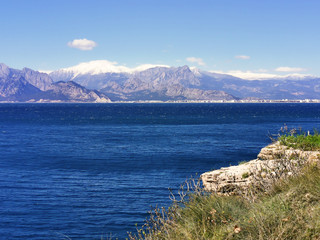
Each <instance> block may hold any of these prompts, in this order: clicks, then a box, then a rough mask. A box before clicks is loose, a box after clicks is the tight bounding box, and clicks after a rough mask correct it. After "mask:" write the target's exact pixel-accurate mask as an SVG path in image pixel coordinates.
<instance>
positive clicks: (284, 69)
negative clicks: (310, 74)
mask: <svg viewBox="0 0 320 240" xmlns="http://www.w3.org/2000/svg"><path fill="white" fill-rule="evenodd" d="M275 71H277V72H303V71H306V69H305V68H298V67H278V68H276V69H275Z"/></svg>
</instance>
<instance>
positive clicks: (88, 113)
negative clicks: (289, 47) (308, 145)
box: [0, 104, 320, 240]
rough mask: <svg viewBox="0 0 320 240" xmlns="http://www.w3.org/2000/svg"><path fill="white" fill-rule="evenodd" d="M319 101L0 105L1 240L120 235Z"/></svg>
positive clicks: (302, 123)
mask: <svg viewBox="0 0 320 240" xmlns="http://www.w3.org/2000/svg"><path fill="white" fill-rule="evenodd" d="M284 123H286V124H287V125H288V126H289V127H302V128H303V129H304V130H306V131H307V130H312V129H314V128H318V129H319V128H320V127H319V124H320V105H319V104H0V216H1V217H0V239H28V240H29V239H39V240H40V239H65V237H64V235H65V236H68V237H70V238H71V239H101V237H102V236H103V237H106V236H110V234H112V236H113V237H115V238H116V237H118V238H119V239H124V238H125V237H126V236H127V234H126V233H127V232H128V231H135V224H136V223H137V224H138V225H141V224H143V221H144V219H145V218H146V217H147V211H149V210H150V209H151V206H156V205H158V206H168V205H169V204H170V200H169V191H168V188H172V189H173V190H177V189H178V188H179V186H180V184H181V183H183V182H184V181H185V180H186V179H187V178H189V177H191V176H195V175H196V174H197V173H199V174H201V173H203V172H205V171H208V170H211V169H214V168H219V167H222V166H229V165H230V164H237V163H238V162H240V161H243V160H250V159H253V158H255V157H256V155H257V153H258V152H259V150H260V148H262V147H263V146H265V145H267V144H268V143H270V140H269V138H268V134H269V133H277V132H278V130H279V129H280V127H282V126H283V124H284Z"/></svg>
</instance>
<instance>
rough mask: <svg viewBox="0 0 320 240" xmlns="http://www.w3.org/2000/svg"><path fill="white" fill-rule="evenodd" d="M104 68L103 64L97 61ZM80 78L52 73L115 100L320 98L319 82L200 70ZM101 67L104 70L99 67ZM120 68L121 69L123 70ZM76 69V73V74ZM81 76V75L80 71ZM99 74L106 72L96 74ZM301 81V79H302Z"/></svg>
mask: <svg viewBox="0 0 320 240" xmlns="http://www.w3.org/2000/svg"><path fill="white" fill-rule="evenodd" d="M97 63H98V64H100V61H97ZM94 64H95V62H94V61H92V62H90V68H91V69H90V71H91V73H89V72H90V71H89V70H87V69H85V70H82V72H86V74H79V71H80V70H79V66H80V65H78V66H75V67H71V68H68V70H67V71H64V70H63V69H62V70H58V71H54V72H52V73H50V76H51V77H52V78H53V79H54V80H55V81H58V80H73V81H75V82H77V83H79V84H81V85H83V86H85V87H87V88H89V89H97V90H99V91H101V92H104V93H105V94H107V95H108V96H109V97H110V98H111V99H112V100H233V99H239V98H246V99H247V98H260V99H271V100H275V99H306V98H310V99H311V98H312V99H314V98H320V94H319V93H320V79H319V78H312V77H308V78H302V79H299V80H295V78H293V77H290V76H289V75H288V76H287V77H284V78H281V79H269V80H245V79H241V78H238V77H234V76H232V75H228V74H220V73H213V72H206V71H202V70H200V69H197V68H191V69H190V68H189V67H188V66H182V67H161V66H160V67H159V66H156V67H152V65H150V66H151V68H148V69H144V70H142V71H131V70H130V71H129V70H126V71H125V72H121V68H118V69H117V72H112V71H111V70H110V69H111V68H110V67H109V68H108V69H106V70H105V71H103V69H98V70H97V71H94V70H93V69H94ZM99 67H101V66H100V65H99ZM119 67H120V66H119ZM73 69H76V70H77V71H76V70H75V72H74V73H73V72H72V71H73ZM80 72H81V71H80ZM95 72H104V73H100V74H95ZM300 78H301V77H300Z"/></svg>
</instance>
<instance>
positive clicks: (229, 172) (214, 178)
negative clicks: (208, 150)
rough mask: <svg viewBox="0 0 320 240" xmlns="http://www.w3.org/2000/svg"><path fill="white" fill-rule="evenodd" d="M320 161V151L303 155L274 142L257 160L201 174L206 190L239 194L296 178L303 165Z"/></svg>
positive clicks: (307, 152)
mask: <svg viewBox="0 0 320 240" xmlns="http://www.w3.org/2000/svg"><path fill="white" fill-rule="evenodd" d="M319 159H320V151H303V150H298V149H293V148H289V147H287V146H283V145H280V143H279V142H274V143H272V144H270V145H268V146H266V147H264V148H262V149H261V151H260V153H259V154H258V156H257V159H254V160H251V161H248V162H245V163H242V164H239V165H237V166H230V167H223V168H220V169H217V170H214V171H210V172H205V173H203V174H201V176H200V178H201V180H202V183H203V186H204V189H205V190H207V191H211V192H217V193H220V194H230V193H235V192H236V191H237V190H243V189H247V188H248V187H249V186H252V185H257V184H260V183H261V182H270V181H272V180H274V179H278V178H281V177H284V176H290V175H294V174H295V173H296V172H297V171H298V170H299V169H300V168H301V166H302V165H303V164H305V163H308V162H309V163H310V162H316V161H318V160H319Z"/></svg>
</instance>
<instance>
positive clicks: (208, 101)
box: [0, 99, 320, 104]
mask: <svg viewBox="0 0 320 240" xmlns="http://www.w3.org/2000/svg"><path fill="white" fill-rule="evenodd" d="M1 103H90V104H92V103H99V104H101V103H102V104H105V103H107V104H110V103H320V99H294V100H292V99H280V100H265V99H258V100H169V101H161V100H135V101H111V102H81V101H60V100H54V101H53V100H46V99H40V100H39V101H35V100H30V101H26V102H21V101H0V104H1Z"/></svg>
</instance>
